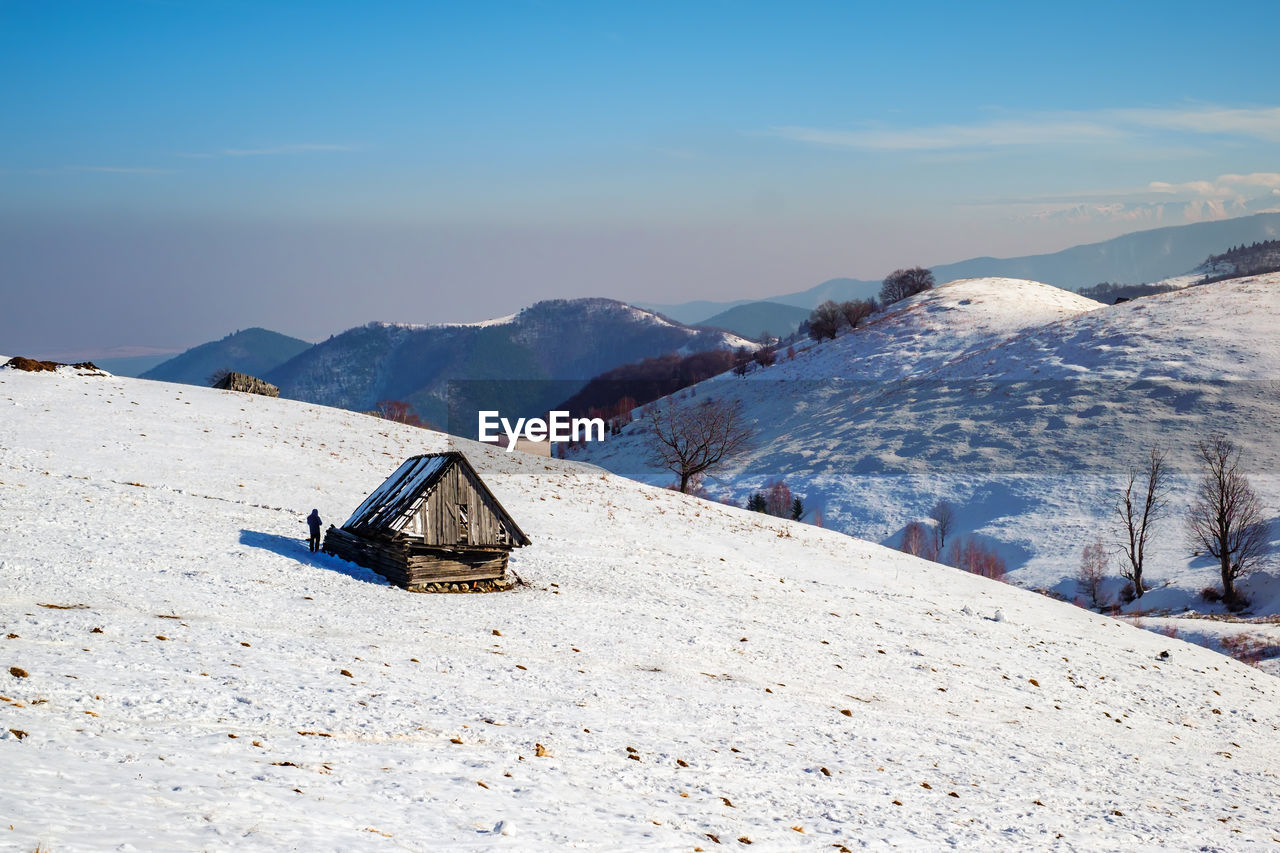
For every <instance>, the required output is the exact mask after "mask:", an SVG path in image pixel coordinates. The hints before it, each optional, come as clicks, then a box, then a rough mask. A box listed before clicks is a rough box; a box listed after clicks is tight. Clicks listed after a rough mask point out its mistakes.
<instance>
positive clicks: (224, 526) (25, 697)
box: [0, 371, 1280, 851]
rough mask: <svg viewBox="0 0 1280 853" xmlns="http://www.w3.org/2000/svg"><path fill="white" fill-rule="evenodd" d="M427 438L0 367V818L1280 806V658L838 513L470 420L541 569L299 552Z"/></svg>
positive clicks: (966, 812)
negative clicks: (798, 509)
mask: <svg viewBox="0 0 1280 853" xmlns="http://www.w3.org/2000/svg"><path fill="white" fill-rule="evenodd" d="M445 441H446V439H445V438H444V437H443V436H440V435H437V434H433V433H428V432H425V431H419V430H414V429H412V428H408V427H400V426H397V425H393V424H388V423H386V422H382V421H378V420H375V419H370V418H366V417H363V416H360V415H355V414H351V413H348V412H343V411H337V410H332V409H325V408H321V407H316V406H311V405H306V404H301V403H295V402H290V401H287V400H273V399H267V398H262V397H252V396H247V395H242V394H236V393H232V392H219V391H212V390H208V389H199V388H190V387H186V386H176V385H167V384H162V383H155V382H144V381H138V380H128V379H118V378H113V377H100V376H99V377H91V376H79V375H76V374H74V373H70V374H67V373H64V374H59V375H52V374H26V373H17V372H13V371H0V496H2V497H3V500H0V529H2V530H3V531H4V535H3V537H0V650H2V658H0V663H2V664H3V666H2V667H0V697H3V698H2V699H0V764H2V766H3V767H4V768H5V772H4V784H3V785H0V814H2V815H4V818H3V823H2V825H0V846H4V847H6V848H9V849H20V850H31V849H34V848H35V847H36V845H37V844H42V845H43V848H42V849H51V850H55V851H75V850H100V849H145V850H169V849H172V850H193V849H231V848H234V849H237V850H239V849H272V850H276V849H299V850H354V849H369V850H384V849H385V850H441V849H470V850H521V851H526V850H561V849H566V848H570V847H577V848H581V849H593V850H618V849H626V850H648V849H652V850H695V849H699V848H701V849H703V850H712V849H719V847H721V846H739V847H740V846H743V845H745V844H746V843H747V842H748V841H749V842H752V843H753V844H755V845H757V846H755V847H753V848H752V849H767V850H800V849H811V850H831V849H839V848H841V847H843V848H848V849H853V848H855V847H859V846H870V847H883V846H887V845H890V844H898V845H902V846H906V847H909V848H911V849H936V848H938V847H940V846H949V847H960V848H965V849H975V848H977V847H984V848H991V847H995V848H1001V849H1010V850H1026V849H1030V848H1033V847H1035V848H1046V847H1062V848H1064V849H1110V850H1132V849H1141V848H1157V847H1170V848H1183V849H1185V848H1187V847H1197V848H1201V847H1204V848H1207V849H1234V848H1242V847H1246V846H1249V845H1251V844H1271V843H1272V841H1273V839H1274V838H1275V837H1276V836H1277V832H1276V826H1277V825H1280V808H1278V807H1277V805H1276V800H1275V786H1276V773H1277V765H1276V758H1275V756H1276V754H1277V746H1280V734H1278V733H1277V718H1276V708H1277V707H1280V682H1277V681H1276V680H1275V679H1273V678H1272V677H1270V676H1268V675H1266V674H1264V673H1262V672H1259V671H1258V670H1255V669H1251V668H1249V667H1246V666H1244V665H1241V664H1239V663H1236V662H1235V661H1232V660H1229V659H1227V658H1224V657H1221V656H1219V655H1216V654H1213V653H1211V652H1209V651H1206V650H1204V649H1201V648H1198V647H1194V646H1189V645H1186V644H1183V643H1181V642H1178V641H1176V640H1169V639H1167V638H1164V637H1160V636H1157V635H1154V634H1151V633H1148V632H1144V631H1139V630H1135V629H1133V628H1131V627H1129V626H1126V625H1124V624H1121V623H1119V622H1116V621H1113V620H1110V619H1107V618H1104V617H1100V616H1094V615H1091V614H1088V613H1086V612H1084V611H1082V610H1079V609H1077V608H1073V607H1070V606H1068V605H1064V604H1061V603H1057V602H1054V601H1051V600H1049V599H1046V598H1043V597H1041V596H1037V595H1034V594H1031V593H1027V592H1024V591H1021V590H1018V589H1015V588H1012V587H1009V586H1006V585H1003V584H998V583H993V582H989V581H985V580H982V579H980V578H976V577H972V576H968V575H964V574H961V573H959V572H956V571H954V570H951V569H947V568H944V567H941V566H937V565H933V564H928V563H924V562H922V561H918V560H915V559H913V558H910V557H907V556H904V555H901V554H898V553H895V552H892V551H888V550H885V549H882V548H880V547H878V546H875V545H870V544H866V543H863V542H858V541H855V540H852V539H849V538H846V537H844V536H842V535H840V534H837V533H834V532H830V531H824V530H818V529H816V528H813V527H809V526H804V525H798V524H791V523H787V522H782V521H778V520H775V519H771V518H766V517H762V516H759V515H755V514H748V513H745V512H742V511H738V510H732V509H728V508H725V507H722V506H718V505H715V504H709V503H706V502H702V501H698V500H694V499H689V498H685V497H682V496H680V495H676V494H673V493H671V492H666V491H662V490H657V489H653V488H650V487H646V486H642V485H639V484H636V483H632V482H629V481H626V480H623V479H621V478H618V477H615V476H613V475H610V474H607V473H604V472H603V471H601V470H599V469H596V468H591V467H589V466H583V465H577V464H572V463H562V462H557V461H554V460H546V459H540V458H535V457H531V456H526V455H523V454H504V453H501V452H496V451H492V450H489V449H487V448H484V447H481V446H478V445H473V444H469V443H465V444H464V449H465V450H466V452H467V453H468V454H469V456H470V458H471V459H472V460H473V461H474V462H475V464H476V467H477V468H478V469H479V470H480V472H481V474H482V476H484V477H485V479H486V481H487V482H488V484H489V485H490V486H491V487H492V488H493V490H494V491H495V493H496V494H497V495H498V496H499V498H500V499H501V500H502V501H503V503H504V504H505V505H506V507H507V508H508V509H509V510H510V511H511V512H512V514H513V515H514V516H515V517H516V518H517V519H518V521H519V523H520V524H521V526H522V527H523V528H524V529H525V530H526V531H527V532H528V534H529V535H530V537H531V538H532V540H533V543H534V544H533V545H532V547H529V548H526V549H522V550H520V551H517V552H516V553H515V554H514V555H513V558H512V567H513V569H514V570H515V571H516V572H517V573H518V574H519V575H520V576H521V577H522V578H523V579H524V580H525V581H526V582H527V583H528V585H527V586H524V587H521V588H519V589H518V590H516V591H514V592H512V593H504V594H493V595H436V596H433V595H415V594H411V593H407V592H404V591H401V590H399V589H395V588H391V587H388V586H385V585H383V584H382V583H380V582H379V580H378V579H377V578H376V576H373V575H370V574H369V573H367V572H365V571H364V570H362V569H360V568H358V567H355V566H353V565H350V564H347V563H343V562H341V561H339V560H336V559H334V558H330V557H326V556H324V555H318V556H312V555H310V554H309V553H308V552H307V549H306V547H305V545H304V542H303V538H302V537H303V536H304V535H305V533H304V531H305V525H304V524H303V523H302V519H303V516H304V515H305V514H306V513H307V512H308V511H309V510H310V509H311V508H312V507H318V508H319V510H320V512H321V514H322V515H323V516H324V517H325V518H326V520H335V519H341V518H343V517H345V516H346V515H347V514H348V513H349V512H350V511H351V510H352V509H353V508H354V507H355V506H356V505H357V504H358V503H359V502H360V501H361V500H362V499H363V497H364V496H365V495H366V494H367V493H368V492H369V491H370V490H371V489H372V488H373V487H375V486H376V485H377V484H378V483H379V482H381V480H382V479H383V478H384V477H385V476H386V474H387V473H389V472H390V471H391V470H393V469H394V468H395V467H396V465H397V464H398V463H399V462H400V461H401V460H402V459H403V458H404V457H406V456H408V455H411V454H415V453H419V452H423V451H429V450H438V449H441V448H442V447H443V446H444V443H445ZM1166 652H1168V654H1165V653H1166ZM539 745H541V746H539Z"/></svg>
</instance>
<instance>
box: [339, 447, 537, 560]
mask: <svg viewBox="0 0 1280 853" xmlns="http://www.w3.org/2000/svg"><path fill="white" fill-rule="evenodd" d="M453 465H462V466H465V467H466V469H467V470H468V471H469V472H470V473H471V476H472V477H474V478H475V481H476V483H477V485H478V486H479V487H480V488H481V489H483V490H484V492H485V494H486V495H487V496H488V498H489V499H490V500H491V501H493V506H494V509H495V511H496V513H497V515H498V516H499V518H501V520H502V522H503V523H504V524H505V525H506V526H507V528H508V530H510V531H511V538H512V541H513V542H515V543H516V544H518V545H528V544H529V537H528V536H526V535H525V534H524V531H523V530H521V529H520V526H519V525H518V524H516V522H515V519H513V518H512V517H511V514H510V513H508V512H507V511H506V509H505V508H504V507H503V506H502V504H501V503H499V502H498V499H497V498H496V497H495V496H494V494H493V492H491V491H490V490H489V487H488V486H486V485H485V484H484V481H483V480H482V479H480V475H479V474H477V473H476V469H475V468H473V467H471V463H470V462H468V461H467V457H465V456H463V455H462V454H461V453H460V452H458V451H456V450H451V451H448V452H446V453H424V454H422V455H421V456H411V457H409V458H408V459H406V460H405V461H404V462H403V463H401V465H400V467H399V468H397V469H396V470H395V473H393V474H392V475H391V476H390V477H388V478H387V479H386V480H384V481H383V483H382V485H381V486H378V488H376V489H374V490H373V494H371V495H369V497H367V498H365V499H364V503H362V504H360V506H359V507H357V508H356V511H355V512H353V513H352V514H351V517H350V518H348V519H347V521H346V523H345V524H343V525H342V527H343V528H344V529H346V530H351V531H360V530H365V531H367V530H389V529H391V528H392V526H393V525H394V524H395V522H397V521H399V520H400V519H401V518H403V517H404V516H405V515H407V514H409V513H410V512H411V511H412V510H413V508H414V506H415V504H417V502H418V499H419V498H420V497H422V496H423V495H424V494H426V493H427V492H429V491H430V490H431V489H432V488H433V487H434V486H435V484H436V483H437V482H438V481H439V480H440V478H441V477H442V476H443V475H444V473H445V471H447V470H448V469H449V468H450V467H451V466H453Z"/></svg>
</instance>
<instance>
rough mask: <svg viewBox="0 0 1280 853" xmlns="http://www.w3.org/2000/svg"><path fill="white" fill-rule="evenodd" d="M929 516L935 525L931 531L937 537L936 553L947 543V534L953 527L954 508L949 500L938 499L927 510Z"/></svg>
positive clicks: (940, 551) (954, 521)
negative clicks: (931, 507)
mask: <svg viewBox="0 0 1280 853" xmlns="http://www.w3.org/2000/svg"><path fill="white" fill-rule="evenodd" d="M929 517H930V518H932V519H933V521H934V524H935V525H936V526H935V527H934V528H933V533H934V536H936V537H937V539H938V553H939V554H941V553H942V549H943V546H945V545H946V544H947V535H948V534H950V533H951V531H952V530H953V529H955V525H956V508H955V507H954V506H952V505H951V502H950V501H943V500H940V501H938V502H937V503H936V504H934V505H933V509H931V510H929Z"/></svg>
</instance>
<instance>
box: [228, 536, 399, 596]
mask: <svg viewBox="0 0 1280 853" xmlns="http://www.w3.org/2000/svg"><path fill="white" fill-rule="evenodd" d="M240 544H241V545H247V546H249V547H250V548H261V549H262V550H264V551H270V552H271V553H273V554H279V555H280V556H282V557H288V558H289V559H290V560H296V561H297V562H299V563H303V564H304V565H307V566H311V567H314V568H317V569H327V570H328V571H331V572H337V573H338V574H340V575H346V576H347V577H349V578H354V579H355V580H358V581H365V582H367V583H376V584H378V585H380V586H386V585H387V580H386V578H384V577H382V575H379V574H378V573H377V572H374V571H372V570H370V569H366V568H365V567H364V566H358V565H356V564H355V563H348V562H347V561H346V560H343V559H341V558H339V557H335V556H333V555H332V554H326V553H324V552H323V551H317V552H316V553H314V554H312V553H311V549H310V548H309V547H308V546H307V542H306V540H305V539H302V538H300V537H298V538H295V537H293V536H281V535H279V534H278V533H263V532H262V531H261V530H241V531H240Z"/></svg>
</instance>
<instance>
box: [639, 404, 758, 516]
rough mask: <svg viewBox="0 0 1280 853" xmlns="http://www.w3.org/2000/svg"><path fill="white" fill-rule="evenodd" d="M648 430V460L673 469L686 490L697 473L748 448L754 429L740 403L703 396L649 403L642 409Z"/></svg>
mask: <svg viewBox="0 0 1280 853" xmlns="http://www.w3.org/2000/svg"><path fill="white" fill-rule="evenodd" d="M644 417H645V420H646V421H647V422H648V426H649V431H648V437H649V461H650V462H652V463H653V464H655V465H659V466H661V467H663V468H666V469H668V470H670V471H672V472H674V473H675V474H676V475H677V476H679V478H680V491H682V492H684V493H686V494H688V492H689V483H690V481H691V480H692V479H693V478H694V477H696V476H697V475H701V474H703V473H704V472H708V471H712V470H714V469H715V468H716V467H718V466H719V465H721V464H722V463H724V462H727V461H729V460H731V459H733V458H734V457H736V456H738V455H740V454H742V453H745V452H746V451H747V450H750V449H751V446H752V439H753V436H754V431H753V430H752V429H751V427H750V425H749V424H748V423H747V418H746V414H745V413H744V412H743V408H742V403H741V402H739V401H737V400H734V401H733V402H729V401H726V400H703V401H701V402H698V403H693V402H688V403H677V402H676V401H674V400H669V401H668V402H667V403H666V404H665V405H653V406H650V407H648V408H647V409H646V410H645V413H644Z"/></svg>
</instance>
